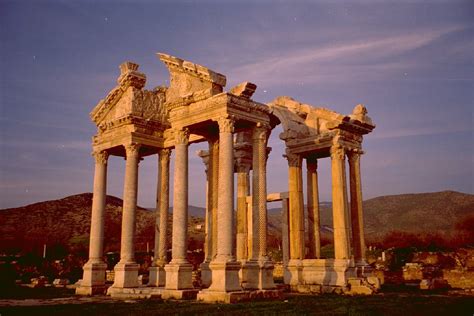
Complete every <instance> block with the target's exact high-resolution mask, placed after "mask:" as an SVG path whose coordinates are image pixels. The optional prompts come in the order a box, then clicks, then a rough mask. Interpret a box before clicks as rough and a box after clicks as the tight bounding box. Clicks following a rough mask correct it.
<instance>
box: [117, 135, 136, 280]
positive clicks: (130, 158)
mask: <svg viewBox="0 0 474 316" xmlns="http://www.w3.org/2000/svg"><path fill="white" fill-rule="evenodd" d="M139 151H140V144H136V143H132V144H128V145H125V152H126V159H127V160H126V164H125V180H124V188H123V211H122V236H121V243H120V261H119V263H117V265H116V266H115V268H114V270H115V280H114V285H113V286H112V287H114V288H127V287H137V286H138V268H139V265H138V264H137V263H136V262H135V222H136V211H137V194H138V163H139V161H140V155H139Z"/></svg>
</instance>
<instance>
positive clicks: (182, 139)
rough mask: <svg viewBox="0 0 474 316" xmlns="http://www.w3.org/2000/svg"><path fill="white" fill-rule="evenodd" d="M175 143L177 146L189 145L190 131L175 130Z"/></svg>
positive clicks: (185, 129)
mask: <svg viewBox="0 0 474 316" xmlns="http://www.w3.org/2000/svg"><path fill="white" fill-rule="evenodd" d="M174 143H175V145H178V144H181V145H187V144H189V129H187V128H184V129H175V130H174Z"/></svg>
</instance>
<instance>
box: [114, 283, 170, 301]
mask: <svg viewBox="0 0 474 316" xmlns="http://www.w3.org/2000/svg"><path fill="white" fill-rule="evenodd" d="M163 291H164V288H160V287H145V286H140V287H134V288H116V287H109V289H108V290H107V295H110V296H111V297H113V298H119V299H159V298H161V297H162V292H163Z"/></svg>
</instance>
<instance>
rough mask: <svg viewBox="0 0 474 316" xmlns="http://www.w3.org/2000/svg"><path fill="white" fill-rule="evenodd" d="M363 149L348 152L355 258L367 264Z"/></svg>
mask: <svg viewBox="0 0 474 316" xmlns="http://www.w3.org/2000/svg"><path fill="white" fill-rule="evenodd" d="M361 154H363V152H362V151H361V150H355V151H351V152H349V153H348V158H349V177H350V192H351V221H352V242H353V246H354V259H355V260H356V261H357V262H358V263H360V264H365V238H364V213H363V209H362V185H361V176H360V156H361Z"/></svg>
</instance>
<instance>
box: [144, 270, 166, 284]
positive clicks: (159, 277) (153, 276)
mask: <svg viewBox="0 0 474 316" xmlns="http://www.w3.org/2000/svg"><path fill="white" fill-rule="evenodd" d="M149 271H150V275H149V277H148V286H158V287H163V286H165V284H166V272H165V269H164V267H163V266H152V267H150V269H149Z"/></svg>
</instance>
